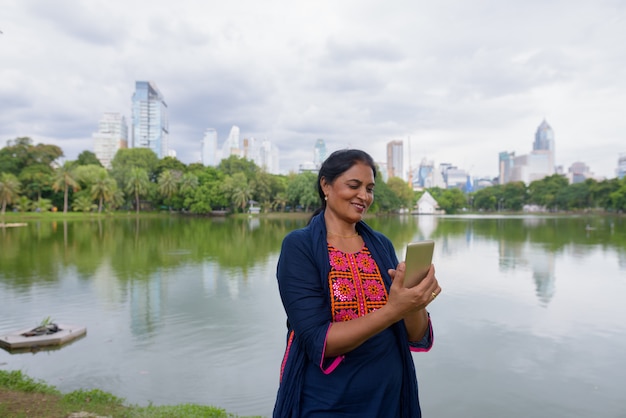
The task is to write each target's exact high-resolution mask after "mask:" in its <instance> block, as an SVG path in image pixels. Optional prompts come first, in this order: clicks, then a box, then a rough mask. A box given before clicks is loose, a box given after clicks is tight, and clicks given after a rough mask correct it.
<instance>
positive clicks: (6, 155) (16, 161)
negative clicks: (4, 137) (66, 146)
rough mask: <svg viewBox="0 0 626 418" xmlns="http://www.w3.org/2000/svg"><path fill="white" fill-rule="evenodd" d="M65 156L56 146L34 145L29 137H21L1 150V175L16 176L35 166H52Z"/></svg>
mask: <svg viewBox="0 0 626 418" xmlns="http://www.w3.org/2000/svg"><path fill="white" fill-rule="evenodd" d="M62 156H63V151H62V150H61V148H59V147H58V146H56V145H45V144H37V145H33V141H32V139H30V138H29V137H20V138H16V139H15V140H9V141H7V146H6V147H4V148H2V149H0V173H1V172H7V173H12V174H14V175H16V176H18V175H19V174H20V172H21V171H22V170H23V169H24V168H26V167H28V166H31V165H33V164H43V165H47V166H50V165H51V164H52V163H53V162H55V161H56V160H58V159H59V158H60V157H62Z"/></svg>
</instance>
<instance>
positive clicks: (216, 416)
mask: <svg viewBox="0 0 626 418" xmlns="http://www.w3.org/2000/svg"><path fill="white" fill-rule="evenodd" d="M132 417H133V418H171V417H185V418H228V417H235V415H233V414H229V413H227V412H226V411H225V410H224V409H221V408H216V407H213V406H203V405H194V404H182V405H163V406H147V407H145V408H135V410H134V411H133V414H132Z"/></svg>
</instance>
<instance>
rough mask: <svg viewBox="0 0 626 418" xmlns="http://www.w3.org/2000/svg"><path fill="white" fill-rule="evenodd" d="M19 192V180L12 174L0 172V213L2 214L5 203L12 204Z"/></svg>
mask: <svg viewBox="0 0 626 418" xmlns="http://www.w3.org/2000/svg"><path fill="white" fill-rule="evenodd" d="M19 193H20V181H19V180H18V179H17V177H16V176H15V175H14V174H11V173H2V174H0V207H1V208H2V209H1V211H0V213H1V214H2V215H4V213H5V211H6V208H7V205H10V204H12V203H13V202H15V200H16V199H17V197H18V195H19Z"/></svg>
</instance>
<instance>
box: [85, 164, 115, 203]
mask: <svg viewBox="0 0 626 418" xmlns="http://www.w3.org/2000/svg"><path fill="white" fill-rule="evenodd" d="M115 191H117V183H116V182H115V180H114V179H113V178H111V177H110V176H109V173H108V172H107V171H106V170H104V171H101V172H100V173H99V174H98V177H97V178H96V179H95V181H94V183H93V184H92V185H91V198H92V199H97V200H98V213H101V212H102V204H103V203H104V202H110V201H112V200H113V196H114V193H115Z"/></svg>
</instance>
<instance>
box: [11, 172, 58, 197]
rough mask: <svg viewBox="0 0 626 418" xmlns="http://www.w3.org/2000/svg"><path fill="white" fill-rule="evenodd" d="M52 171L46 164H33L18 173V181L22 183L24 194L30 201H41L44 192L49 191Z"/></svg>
mask: <svg viewBox="0 0 626 418" xmlns="http://www.w3.org/2000/svg"><path fill="white" fill-rule="evenodd" d="M53 176H54V170H53V169H52V167H50V166H49V165H46V164H41V163H38V164H33V165H29V166H28V167H24V169H23V170H22V171H21V172H20V175H19V179H20V182H21V183H22V185H23V186H24V187H23V190H24V193H26V194H27V195H28V196H29V197H30V198H31V199H32V200H39V199H41V195H42V193H44V192H47V191H50V187H51V185H52V178H53Z"/></svg>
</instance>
